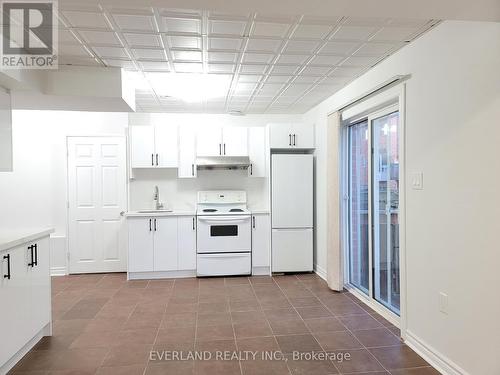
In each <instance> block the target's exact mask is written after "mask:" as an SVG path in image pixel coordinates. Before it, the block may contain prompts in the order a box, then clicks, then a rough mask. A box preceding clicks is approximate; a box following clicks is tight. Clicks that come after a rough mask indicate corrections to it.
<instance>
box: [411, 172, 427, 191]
mask: <svg viewBox="0 0 500 375" xmlns="http://www.w3.org/2000/svg"><path fill="white" fill-rule="evenodd" d="M411 187H412V189H413V190H423V188H424V174H423V173H422V172H413V173H412V174H411Z"/></svg>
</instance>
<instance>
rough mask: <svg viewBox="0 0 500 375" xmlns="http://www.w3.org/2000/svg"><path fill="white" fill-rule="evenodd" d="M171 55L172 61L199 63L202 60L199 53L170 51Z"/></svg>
mask: <svg viewBox="0 0 500 375" xmlns="http://www.w3.org/2000/svg"><path fill="white" fill-rule="evenodd" d="M171 53H172V56H173V58H174V60H182V61H193V62H201V58H202V54H201V52H200V51H181V50H179V51H178V50H175V51H174V50H172V51H171Z"/></svg>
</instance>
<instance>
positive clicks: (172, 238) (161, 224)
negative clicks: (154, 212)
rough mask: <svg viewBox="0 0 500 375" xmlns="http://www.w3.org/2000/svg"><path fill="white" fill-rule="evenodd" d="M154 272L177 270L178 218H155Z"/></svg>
mask: <svg viewBox="0 0 500 375" xmlns="http://www.w3.org/2000/svg"><path fill="white" fill-rule="evenodd" d="M153 231H154V246H153V247H154V270H155V271H176V270H177V218H176V217H175V216H171V217H156V218H153Z"/></svg>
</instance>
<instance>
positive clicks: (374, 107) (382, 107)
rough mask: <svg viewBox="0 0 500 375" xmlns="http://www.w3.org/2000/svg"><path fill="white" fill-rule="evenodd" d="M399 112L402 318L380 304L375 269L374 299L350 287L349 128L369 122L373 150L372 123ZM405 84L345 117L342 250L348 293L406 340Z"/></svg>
mask: <svg viewBox="0 0 500 375" xmlns="http://www.w3.org/2000/svg"><path fill="white" fill-rule="evenodd" d="M396 111H397V112H399V150H398V152H399V184H400V191H399V241H400V243H399V269H400V316H398V315H397V314H395V313H393V312H392V311H391V310H389V309H388V308H387V307H386V306H384V305H383V304H382V303H380V302H378V301H376V300H375V299H374V296H372V292H373V269H372V267H370V268H369V291H370V295H368V296H367V295H365V294H364V293H363V292H361V291H360V290H358V289H357V288H356V287H354V286H353V285H351V284H350V283H349V280H350V275H349V272H350V266H349V251H350V249H349V240H348V239H349V169H348V165H349V163H348V157H349V154H348V153H349V144H348V141H349V134H348V132H349V126H350V125H351V124H354V123H357V122H360V121H362V120H363V119H366V120H367V121H368V139H369V140H370V146H372V141H373V139H372V122H371V121H372V120H373V119H375V118H378V117H381V116H383V115H384V114H388V113H392V112H396ZM405 120H406V114H405V83H403V84H400V85H397V86H395V87H392V88H390V89H387V90H385V91H383V92H381V93H380V94H378V95H376V96H374V97H371V98H369V99H367V100H366V101H364V102H361V103H359V104H357V105H355V106H352V107H349V108H347V109H346V110H345V111H344V112H343V113H342V122H341V131H340V134H341V142H340V150H339V151H340V157H341V165H340V174H341V179H340V180H341V185H340V188H341V190H342V191H341V197H342V200H341V221H340V222H341V233H342V239H341V241H342V242H341V248H342V253H343V259H344V264H343V267H344V285H345V288H346V289H347V290H349V291H350V292H351V293H352V294H354V295H355V296H356V297H357V298H358V299H360V300H362V301H363V302H364V303H366V304H367V305H368V306H370V307H371V308H372V309H373V310H375V311H376V312H377V313H379V314H380V315H382V316H383V317H384V318H386V319H387V320H388V321H389V322H391V323H392V324H394V325H395V326H397V327H399V328H400V330H401V336H402V337H403V339H405V337H406V311H407V308H406V295H407V284H406V193H405V192H406V154H405V145H406V132H405ZM369 153H370V157H369V158H368V171H369V176H368V178H369V185H368V186H369V189H368V204H369V213H368V220H369V231H368V233H369V234H368V236H369V238H368V241H369V257H370V259H369V261H370V265H373V259H372V257H373V249H372V247H373V240H372V238H373V229H372V215H373V212H372V211H373V206H372V202H373V197H372V194H373V192H372V190H373V185H372V182H373V176H372V159H373V158H372V155H371V150H369Z"/></svg>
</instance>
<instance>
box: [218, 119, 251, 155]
mask: <svg viewBox="0 0 500 375" xmlns="http://www.w3.org/2000/svg"><path fill="white" fill-rule="evenodd" d="M222 155H226V156H248V128H247V127H243V126H238V127H236V126H232V127H227V128H223V129H222Z"/></svg>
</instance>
